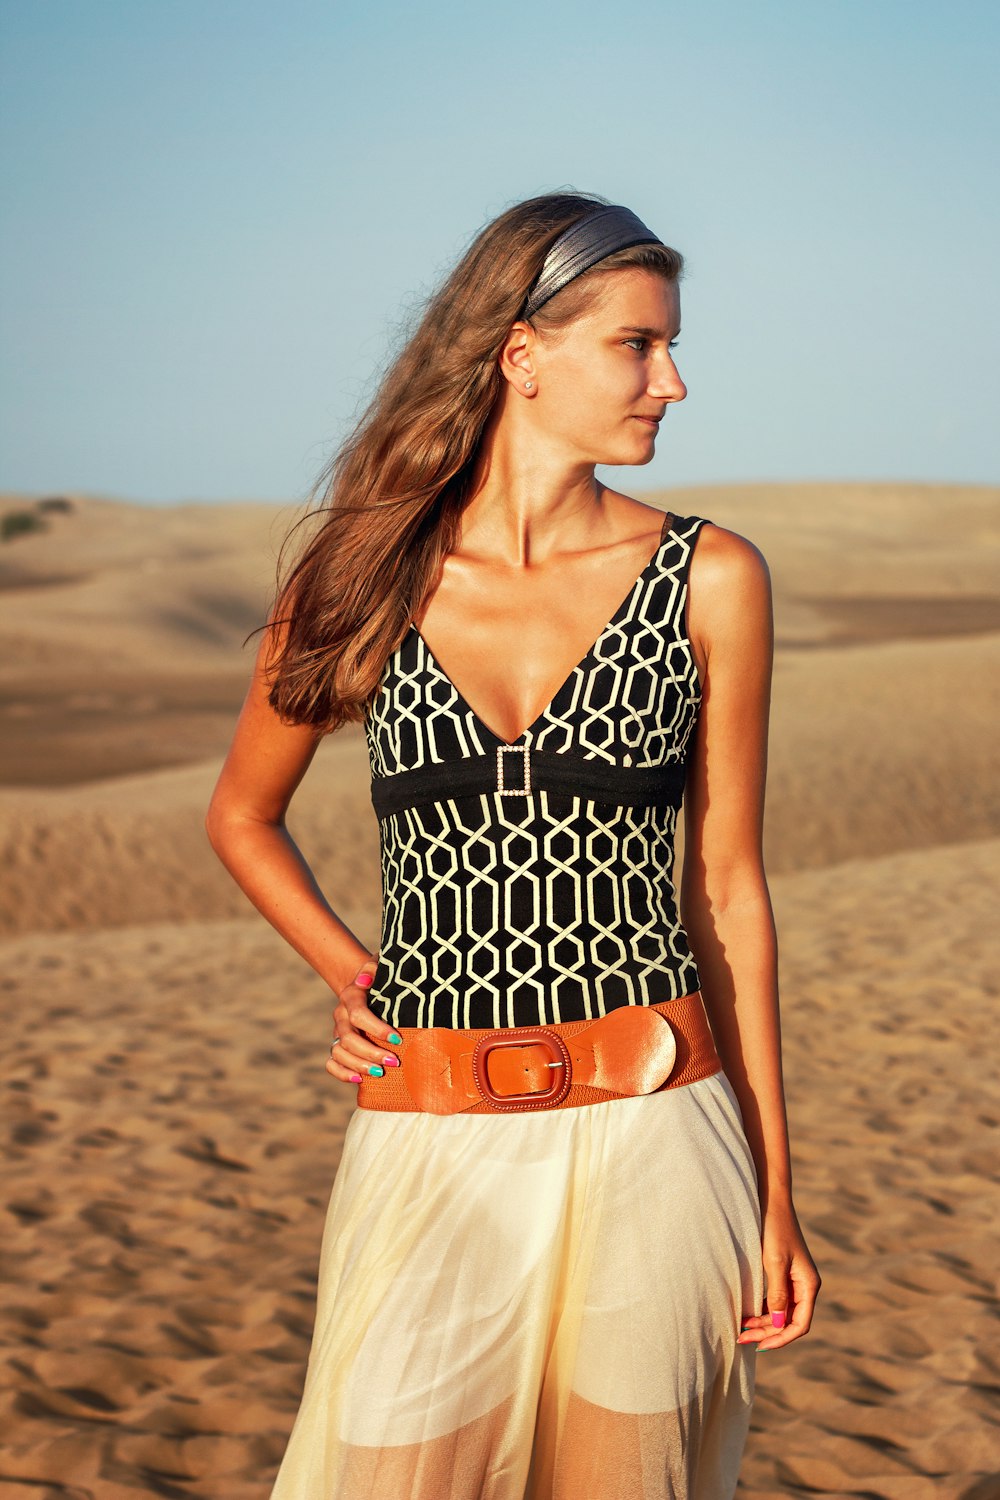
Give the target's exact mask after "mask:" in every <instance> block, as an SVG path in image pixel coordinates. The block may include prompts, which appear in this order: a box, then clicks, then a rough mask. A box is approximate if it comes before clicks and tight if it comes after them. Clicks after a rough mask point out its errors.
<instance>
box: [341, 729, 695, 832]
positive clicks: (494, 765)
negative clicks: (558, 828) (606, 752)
mask: <svg viewBox="0 0 1000 1500" xmlns="http://www.w3.org/2000/svg"><path fill="white" fill-rule="evenodd" d="M684 776H685V767H684V765H683V764H681V763H679V762H678V761H668V762H666V763H665V764H664V765H662V766H616V765H612V764H611V763H610V762H609V761H604V760H588V759H586V758H585V757H584V756H582V755H580V754H579V753H578V752H576V751H553V750H534V749H532V748H531V747H530V746H528V745H498V746H497V749H496V753H495V754H490V755H470V756H464V757H463V758H462V759H461V760H450V761H445V762H442V763H441V764H438V765H431V766H421V767H420V769H419V770H416V771H400V772H399V773H398V775H396V776H378V777H374V778H373V779H372V789H371V790H372V805H373V807H374V808H375V812H376V815H377V816H378V817H379V818H384V817H388V816H389V814H391V813H397V812H403V811H405V809H407V808H410V807H419V806H420V805H421V804H426V803H428V802H447V801H450V800H451V799H452V798H454V797H478V796H482V795H483V793H491V792H496V793H499V795H500V796H503V797H527V796H530V794H531V793H532V792H562V793H564V794H565V795H567V796H572V797H584V798H586V799H587V800H588V801H593V802H610V803H612V804H614V805H616V806H619V807H657V806H661V805H666V806H673V807H675V808H679V807H680V805H681V799H682V797H683V794H684Z"/></svg>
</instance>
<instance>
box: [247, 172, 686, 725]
mask: <svg viewBox="0 0 1000 1500" xmlns="http://www.w3.org/2000/svg"><path fill="white" fill-rule="evenodd" d="M609 201H610V200H609V199H607V198H602V197H600V196H598V195H597V194H595V193H576V192H571V193H562V192H559V193H544V194H542V195H541V196H539V197H537V198H528V199H526V200H525V201H524V202H521V203H517V204H515V205H514V206H513V207H512V208H508V209H507V210H506V211H505V212H504V213H502V214H500V215H499V217H498V218H496V219H494V220H493V221H492V222H491V223H489V224H488V225H487V226H486V228H485V229H483V230H481V231H480V232H479V233H478V234H477V235H476V237H475V238H474V239H473V240H472V242H471V244H470V245H469V248H468V249H467V250H466V251H465V253H464V254H463V255H462V257H461V259H460V260H459V261H458V264H457V265H456V266H455V268H454V270H453V271H452V272H451V273H450V275H449V276H448V277H447V279H446V280H445V282H444V284H443V285H442V286H441V287H440V288H439V289H438V290H437V291H436V292H434V293H432V294H431V295H430V297H429V298H428V299H427V301H426V304H425V307H424V311H423V314H422V316H421V317H420V320H419V322H418V324H417V327H416V329H415V331H414V332H413V333H412V334H411V335H410V336H409V338H408V340H407V342H406V344H405V345H404V347H403V349H402V350H401V351H400V353H399V354H398V355H397V356H396V358H395V359H394V360H393V361H392V363H391V365H390V366H389V368H388V370H387V372H386V374H385V375H384V376H383V378H382V380H381V383H380V385H379V388H378V390H377V392H376V394H375V396H374V398H373V399H372V400H371V402H370V403H369V405H368V407H367V409H366V410H365V411H364V413H363V415H362V416H361V418H360V419H359V421H358V422H357V424H356V425H355V427H354V430H353V431H352V432H351V434H350V436H349V437H348V438H347V440H346V442H345V443H344V444H343V445H342V446H341V448H340V449H339V451H338V452H337V453H336V454H335V455H334V456H333V458H332V459H331V460H330V461H329V463H328V464H327V465H326V467H325V468H324V470H323V471H322V473H321V474H320V476H319V478H318V480H317V482H316V484H315V485H314V486H313V488H312V490H311V492H310V496H309V499H308V501H307V505H308V506H309V507H310V510H309V511H308V513H307V514H306V515H304V516H303V517H302V518H301V520H299V521H297V522H296V523H295V525H294V526H293V527H292V528H291V530H290V531H289V533H288V535H287V536H286V538H285V540H284V542H283V543H282V546H281V549H280V552H279V555H278V565H277V566H278V582H277V584H276V592H275V602H274V604H273V606H272V608H271V610H270V611H269V618H268V625H267V626H260V627H258V628H259V629H261V630H264V629H269V630H270V632H271V633H270V636H269V641H270V647H271V648H272V649H271V650H270V653H269V656H268V662H267V676H268V681H269V683H270V690H269V694H268V701H269V702H270V704H271V706H272V707H273V708H274V709H275V710H276V711H277V713H278V714H279V715H280V717H281V718H282V719H283V720H284V721H286V722H290V723H298V724H311V725H313V726H314V727H315V728H317V729H320V730H322V731H324V732H331V731H332V730H334V729H337V728H338V727H339V726H340V725H341V724H343V723H345V722H347V721H353V722H360V721H361V720H363V718H364V713H365V708H366V705H367V704H368V702H369V701H370V699H371V698H372V697H373V696H374V694H375V692H376V690H377V687H378V683H379V679H380V677H381V675H382V670H383V668H384V666H385V662H386V660H387V658H388V657H389V656H390V654H391V653H392V652H393V651H394V650H395V648H396V647H397V646H398V645H399V643H400V641H401V640H402V639H403V637H404V636H405V634H406V632H407V630H408V629H409V628H410V624H411V622H412V620H413V618H414V616H415V615H416V614H417V613H418V612H419V608H420V605H421V604H422V603H423V601H424V599H425V597H426V596H427V595H428V594H429V593H430V592H431V591H432V590H433V588H434V586H435V584H436V582H437V580H438V579H439V577H440V573H441V567H442V564H443V561H444V559H445V557H446V556H447V555H448V553H449V552H451V551H453V550H454V548H455V545H456V543H457V541H458V538H459V535H460V525H459V523H460V519H461V515H462V511H463V510H464V508H465V505H466V504H467V502H468V500H469V499H470V498H471V495H470V493H469V490H470V479H471V477H472V473H473V469H474V465H475V460H476V457H477V454H478V450H479V445H480V441H481V438H482V434H483V429H484V427H485V426H486V422H487V419H488V418H489V416H490V413H491V411H492V410H493V407H494V405H495V403H496V401H497V400H498V398H499V397H500V395H501V389H502V385H503V376H502V375H501V373H500V369H499V364H498V359H499V355H500V352H501V350H502V349H503V346H504V343H505V341H506V339H507V337H508V334H509V333H510V329H511V326H512V324H513V323H514V322H516V321H517V319H518V316H519V314H520V311H521V308H522V307H523V305H524V301H525V298H526V296H527V294H528V291H529V289H530V287H531V285H532V283H533V282H534V280H535V278H536V277H537V275H538V273H539V271H540V270H541V267H542V262H543V261H544V259H545V256H546V253H547V251H548V249H549V247H550V246H551V245H552V244H553V242H554V241H555V240H556V239H557V238H558V236H559V235H560V234H562V232H563V230H565V229H568V228H569V226H570V225H571V224H574V223H576V221H577V220H578V219H580V218H582V217H583V216H584V214H586V213H589V212H591V211H592V210H593V208H594V207H595V206H599V205H604V204H607V203H608V202H609ZM629 266H640V267H644V268H646V269H648V270H651V271H654V272H656V273H658V274H659V275H661V276H663V277H664V278H665V279H666V280H669V281H674V280H677V279H679V277H680V276H681V274H682V272H683V268H684V260H683V256H682V255H681V254H680V253H679V252H678V251H676V250H672V249H670V248H669V247H667V246H664V245H655V244H650V245H636V246H634V247H633V248H632V249H628V250H619V251H616V252H615V253H614V254H612V255H609V256H607V257H606V258H605V259H604V260H602V261H600V262H599V263H598V264H597V265H596V266H594V267H593V268H592V269H591V270H589V271H586V272H584V273H583V274H582V275H580V276H578V277H576V279H575V280H574V281H571V282H570V283H569V285H568V286H566V287H564V288H563V290H562V291H560V292H557V293H556V295H555V296H554V297H552V298H551V299H550V300H549V301H548V302H547V303H546V304H545V305H544V306H543V307H541V308H540V309H539V310H538V312H536V313H534V314H533V315H532V317H531V319H530V323H531V326H532V327H533V328H535V329H537V330H538V331H539V332H540V333H541V334H542V335H543V336H544V335H545V334H556V333H558V331H559V330H561V329H562V328H564V327H565V326H566V325H567V324H568V323H570V322H572V320H573V319H574V318H577V317H579V316H581V314H582V313H584V312H585V311H586V309H587V308H588V306H589V305H590V304H591V302H592V301H593V299H594V296H595V292H596V290H597V288H596V287H595V284H594V283H595V278H596V276H597V275H598V274H604V273H606V272H608V271H614V270H622V269H624V268H625V267H629ZM318 495H321V496H322V503H321V504H320V506H319V507H318V508H316V509H312V507H313V505H314V502H315V500H316V498H317V496H318ZM310 521H311V522H313V523H314V526H315V530H314V532H313V534H312V535H311V536H310V537H309V539H308V541H307V542H306V543H305V544H304V545H303V546H302V547H301V548H300V551H299V555H298V557H297V559H296V560H295V561H294V563H293V565H292V566H291V567H290V568H289V570H288V572H287V575H286V576H285V577H284V578H283V579H282V576H281V575H282V569H283V566H284V555H285V550H286V548H287V546H288V545H289V543H290V542H291V540H292V537H293V536H294V534H295V532H296V531H297V530H298V528H299V527H300V526H302V525H303V524H304V523H306V522H310ZM255 633H256V632H254V631H251V635H253V634H255ZM248 639H249V637H248Z"/></svg>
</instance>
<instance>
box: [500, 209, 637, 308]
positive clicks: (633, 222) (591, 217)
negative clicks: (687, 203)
mask: <svg viewBox="0 0 1000 1500" xmlns="http://www.w3.org/2000/svg"><path fill="white" fill-rule="evenodd" d="M650 244H652V245H662V244H663V241H662V240H661V239H660V237H659V235H657V234H654V233H653V232H652V230H651V229H647V228H646V226H645V224H644V223H643V222H642V220H641V219H639V218H637V217H636V216H635V214H634V213H633V212H632V210H631V209H630V208H623V207H622V206H621V204H617V203H613V204H609V205H608V206H607V207H606V208H598V209H596V210H595V212H594V213H592V214H588V215H587V217H586V218H584V219H578V220H577V222H576V223H575V224H571V225H570V227H569V228H568V229H565V230H563V232H562V234H561V235H560V236H559V238H558V239H557V240H556V242H555V244H554V245H553V246H552V247H551V249H550V250H549V253H548V255H546V257H545V260H544V262H543V263H542V269H541V270H540V271H539V273H538V275H537V277H536V278H535V283H534V285H533V286H532V288H531V290H530V292H529V293H528V297H527V300H526V302H525V304H524V307H523V309H522V312H521V317H522V318H530V317H531V315H532V313H536V312H537V311H538V309H539V308H540V307H541V306H542V305H543V303H546V302H548V300H549V298H550V297H554V296H555V294H556V292H561V291H562V289H563V287H564V286H568V285H569V283H570V282H571V281H572V280H573V279H574V277H576V276H580V275H581V274H582V273H583V272H584V271H589V270H590V268H591V266H596V264H597V262H598V261H599V260H603V259H604V258H605V256H607V255H613V254H614V252H615V251H616V250H628V249H629V247H630V246H632V245H650Z"/></svg>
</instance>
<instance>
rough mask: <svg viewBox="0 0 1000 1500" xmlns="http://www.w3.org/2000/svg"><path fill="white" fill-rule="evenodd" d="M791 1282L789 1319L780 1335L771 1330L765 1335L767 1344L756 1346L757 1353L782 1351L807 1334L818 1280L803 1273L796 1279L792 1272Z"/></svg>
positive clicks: (817, 1288)
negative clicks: (793, 1288) (793, 1297)
mask: <svg viewBox="0 0 1000 1500" xmlns="http://www.w3.org/2000/svg"><path fill="white" fill-rule="evenodd" d="M792 1280H793V1285H794V1286H795V1298H796V1300H795V1302H794V1303H793V1304H792V1308H791V1317H790V1318H788V1319H786V1321H785V1324H784V1327H783V1328H782V1330H781V1332H780V1333H778V1332H774V1330H772V1331H771V1333H769V1334H767V1335H766V1338H767V1342H766V1343H761V1344H758V1346H757V1348H758V1351H767V1350H769V1349H783V1348H784V1347H785V1345H786V1344H792V1343H794V1342H795V1340H796V1339H800V1338H801V1337H802V1335H803V1334H804V1333H808V1332H809V1328H810V1326H811V1324H812V1317H813V1308H814V1307H815V1304H816V1296H817V1294H818V1292H819V1280H818V1278H815V1277H814V1276H810V1275H807V1274H805V1273H802V1274H801V1275H799V1276H798V1277H796V1275H795V1272H794V1271H793V1273H792ZM800 1293H801V1295H800Z"/></svg>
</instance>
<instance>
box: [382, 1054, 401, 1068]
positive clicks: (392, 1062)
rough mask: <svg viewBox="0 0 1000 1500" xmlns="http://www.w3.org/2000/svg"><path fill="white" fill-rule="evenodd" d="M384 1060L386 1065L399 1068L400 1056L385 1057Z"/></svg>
mask: <svg viewBox="0 0 1000 1500" xmlns="http://www.w3.org/2000/svg"><path fill="white" fill-rule="evenodd" d="M382 1061H383V1062H384V1063H385V1065H386V1067H387V1068H398V1067H399V1058H398V1057H383V1059H382Z"/></svg>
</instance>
